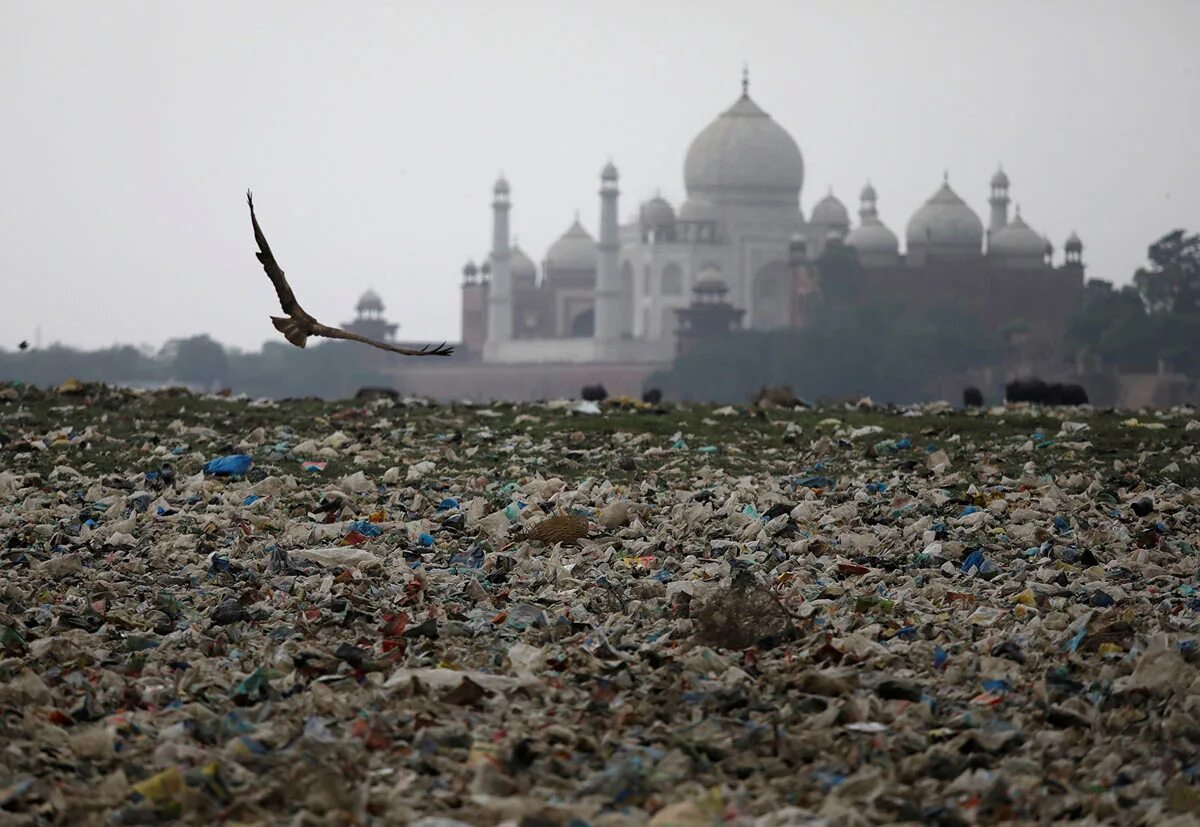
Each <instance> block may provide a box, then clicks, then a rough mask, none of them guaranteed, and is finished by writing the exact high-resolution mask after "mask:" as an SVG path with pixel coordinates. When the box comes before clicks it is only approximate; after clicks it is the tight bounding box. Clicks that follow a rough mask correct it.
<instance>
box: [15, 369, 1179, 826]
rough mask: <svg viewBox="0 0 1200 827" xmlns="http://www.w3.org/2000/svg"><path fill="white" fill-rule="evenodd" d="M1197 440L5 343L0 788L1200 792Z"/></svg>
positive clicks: (370, 801)
mask: <svg viewBox="0 0 1200 827" xmlns="http://www.w3.org/2000/svg"><path fill="white" fill-rule="evenodd" d="M1198 445H1200V413H1198V412H1197V411H1196V410H1194V409H1191V408H1181V409H1175V410H1170V411H1151V410H1142V411H1096V410H1092V409H1090V408H1087V407H1083V408H1036V407H1029V406H1014V407H1009V408H1004V407H997V408H990V409H982V410H974V411H962V410H956V409H954V408H952V407H951V406H949V405H945V404H941V405H936V404H935V405H925V406H917V407H910V408H892V407H881V406H877V405H874V404H872V403H871V402H870V401H869V400H864V401H862V402H861V403H858V404H847V405H842V406H836V407H825V408H797V409H782V408H777V407H775V408H766V409H759V408H750V407H715V406H700V405H686V406H676V405H671V404H666V405H660V406H653V405H648V404H644V403H641V402H635V401H632V400H623V399H617V400H613V399H610V400H608V401H606V402H604V403H596V402H579V401H574V400H572V401H559V402H548V403H542V404H521V405H512V404H494V405H482V404H481V405H468V404H458V405H449V406H448V405H435V404H432V403H429V402H426V401H423V400H417V399H407V400H401V401H399V402H396V401H393V400H391V399H387V398H383V399H377V400H370V401H343V402H324V401H320V400H315V399H309V400H290V401H282V402H270V401H261V400H259V401H255V400H246V399H237V398H228V397H220V396H199V395H194V394H190V393H187V392H184V391H155V392H135V391H130V390H122V389H117V388H110V387H104V386H99V385H88V384H82V383H79V382H69V383H67V384H66V385H64V386H62V387H60V388H57V389H53V390H38V389H35V388H31V387H28V386H23V385H12V384H10V385H0V555H2V557H0V566H2V567H3V579H2V580H0V598H2V599H0V748H2V749H3V755H4V758H3V761H2V762H0V825H42V824H70V825H126V824H128V825H132V824H168V823H176V824H218V823H220V824H229V825H249V824H287V825H393V824H396V825H399V824H404V825H408V824H414V825H421V827H453V826H454V825H461V824H466V825H496V824H506V825H521V827H543V826H544V827H550V826H551V825H555V826H561V827H567V826H568V825H573V827H589V826H590V827H601V826H602V825H607V826H612V827H615V825H655V827H664V825H678V826H686V827H699V825H718V824H720V825H758V826H759V827H789V826H790V825H860V824H913V825H918V824H925V825H971V824H1002V823H1009V824H1013V823H1036V822H1048V821H1057V822H1061V823H1086V824H1121V825H1126V824H1127V825H1141V824H1173V825H1184V824H1195V823H1197V818H1198V817H1200V786H1198V782H1200V779H1198V777H1197V775H1198V773H1200V650H1198V645H1197V638H1198V636H1200V595H1198V594H1197V588H1198V587H1200V582H1198V577H1197V567H1198V563H1200V557H1198V556H1197V552H1198V550H1200V453H1198V452H1197V450H1196V449H1197V446H1198Z"/></svg>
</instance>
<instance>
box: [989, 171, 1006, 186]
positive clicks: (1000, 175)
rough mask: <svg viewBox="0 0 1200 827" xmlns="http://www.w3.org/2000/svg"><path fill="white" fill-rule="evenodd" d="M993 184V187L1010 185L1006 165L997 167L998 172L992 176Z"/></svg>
mask: <svg viewBox="0 0 1200 827" xmlns="http://www.w3.org/2000/svg"><path fill="white" fill-rule="evenodd" d="M992 186H993V187H1007V186H1008V175H1006V174H1005V172H1004V167H1000V168H999V169H997V170H996V174H995V175H993V176H992Z"/></svg>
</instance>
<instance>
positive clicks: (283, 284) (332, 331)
mask: <svg viewBox="0 0 1200 827" xmlns="http://www.w3.org/2000/svg"><path fill="white" fill-rule="evenodd" d="M246 203H247V204H249V205H250V223H251V224H253V225H254V240H255V241H257V242H258V252H257V253H255V256H257V257H258V260H259V262H260V263H261V264H262V266H263V270H265V271H266V273H267V278H269V279H270V280H271V283H272V284H273V285H275V293H276V295H278V296H279V304H280V306H281V307H282V308H283V312H284V313H286V314H287V316H284V317H280V316H272V317H271V323H272V324H273V325H275V329H276V330H278V331H279V332H280V333H282V334H283V336H284V338H285V339H287V340H288V341H289V342H291V343H292V344H294V345H295V346H296V347H304V345H305V343H306V342H307V341H308V337H309V336H322V337H324V338H326V339H346V340H348V341H351V342H362V343H363V344H366V345H371V346H372V347H377V348H380V349H381V350H390V351H391V352H392V353H401V354H403V355H405V356H449V355H450V354H451V353H453V352H454V348H453V347H447V346H446V344H445V342H443V343H442V344H440V345H438V346H437V347H430V346H428V345H427V346H425V347H423V348H420V349H419V350H418V349H414V348H410V347H397V346H396V345H391V344H388V343H387V342H380V341H376V340H375V339H368V338H367V337H366V336H359V335H358V334H357V333H351V332H350V331H349V330H342V329H341V328H340V327H330V326H329V325H324V324H321V323H320V322H318V321H317V320H316V319H314V318H313V317H312V316H310V315H309V314H308V313H307V312H306V311H305V310H304V308H303V307H301V306H300V302H298V301H296V294H295V293H293V292H292V288H291V285H289V284H288V282H287V278H286V277H284V275H283V269H282V268H281V267H280V266H279V263H278V262H277V261H275V256H274V255H273V254H272V253H271V248H270V246H269V245H268V244H267V238H266V236H264V235H263V231H262V228H261V227H259V226H258V218H257V217H256V216H255V215H254V197H253V196H252V195H251V193H250V190H246Z"/></svg>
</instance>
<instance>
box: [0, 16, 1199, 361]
mask: <svg viewBox="0 0 1200 827" xmlns="http://www.w3.org/2000/svg"><path fill="white" fill-rule="evenodd" d="M1198 31H1200V2H1191V1H1190V0H1181V2H1132V0H1131V1H1130V2H1100V1H1099V0H1079V2H1046V0H1029V2H1019V1H1018V0H1007V2H1004V3H984V2H962V1H961V0H958V1H957V2H944V3H943V2H938V3H935V2H902V3H892V2H883V0H871V1H870V2H866V1H864V2H841V3H837V4H834V3H828V2H794V1H793V2H786V3H784V2H778V0H766V1H765V2H753V1H752V0H739V2H736V3H735V2H729V1H728V0H713V2H704V1H702V0H686V1H685V0H679V2H666V0H651V2H647V0H635V1H634V2H621V1H619V0H608V2H588V3H582V2H562V0H548V2H537V3H534V2H517V1H515V0H514V1H513V2H503V3H499V2H493V1H492V0H485V1H483V2H470V3H468V2H442V3H433V2H389V3H369V2H306V0H289V1H288V2H283V1H282V0H281V1H280V2H261V1H259V0H238V2H214V0H205V1H204V2H198V1H197V2H190V3H184V2H168V1H167V0H163V2H151V0H144V2H114V0H107V1H106V2H103V3H98V2H93V1H92V0H87V2H65V1H60V2H53V3H49V2H46V3H29V2H20V0H0V100H3V101H4V110H3V111H4V121H3V127H0V158H2V159H3V167H2V168H3V169H4V174H3V175H2V176H0V194H2V195H0V251H2V253H0V256H2V257H0V262H2V269H0V286H2V287H3V291H2V295H0V330H2V331H3V337H4V340H2V341H0V347H5V348H9V349H11V348H12V347H14V346H15V345H16V343H17V342H18V341H19V340H20V339H22V338H30V339H32V338H33V336H34V331H35V328H37V327H38V326H40V327H41V330H42V337H43V341H44V342H46V343H50V342H52V341H55V340H58V341H62V342H65V343H69V344H74V345H83V346H89V347H91V346H99V345H108V344H111V343H113V342H129V343H135V344H136V343H143V342H146V343H152V344H154V345H159V344H161V343H162V342H164V341H165V340H166V339H168V338H171V337H173V336H180V335H190V334H194V333H199V332H210V333H212V334H214V335H215V336H216V337H217V338H219V339H221V340H222V341H225V342H227V343H230V344H236V345H238V346H241V347H247V348H255V349H256V348H257V347H258V346H259V345H260V344H261V343H262V342H263V341H264V340H266V339H270V338H275V337H277V335H278V334H276V333H275V331H274V329H273V328H271V326H270V322H269V321H268V319H267V316H268V315H269V314H271V313H277V312H278V306H277V304H276V302H275V298H274V295H273V293H272V291H271V288H270V285H269V283H268V282H267V280H266V277H265V276H264V275H263V274H262V271H261V270H260V269H259V267H258V263H257V262H256V261H255V259H254V256H253V242H252V237H251V233H250V225H249V218H248V215H247V211H246V205H245V195H244V193H245V190H246V188H247V187H253V188H254V191H255V199H256V206H257V207H258V211H259V218H260V220H261V221H262V224H263V228H264V230H265V231H266V233H267V237H268V238H269V239H270V241H271V244H272V247H273V248H274V250H275V253H276V256H277V257H278V258H279V261H280V263H281V264H282V266H283V268H284V269H285V270H286V271H287V273H288V275H289V277H290V279H291V282H292V285H293V287H294V288H295V289H296V292H297V294H298V295H299V297H300V300H301V302H302V303H303V304H304V305H305V306H306V307H307V308H308V309H309V310H310V311H311V312H313V313H314V314H315V315H316V316H317V317H318V318H320V319H322V320H323V321H326V322H331V323H335V324H336V323H340V322H343V321H346V320H348V319H350V318H351V317H352V316H353V309H352V308H353V305H354V302H355V300H356V298H357V296H358V295H359V294H360V293H361V292H362V291H363V290H365V289H366V288H368V287H373V288H375V289H376V290H378V291H379V292H380V293H381V294H382V296H383V299H384V301H385V303H386V304H387V308H388V315H389V316H390V317H391V318H392V320H393V321H397V322H399V323H400V325H401V329H400V334H399V335H400V336H401V337H402V338H405V339H438V340H441V339H454V338H456V337H457V336H458V335H459V329H460V318H459V295H460V294H459V282H460V278H461V276H460V271H461V268H462V265H463V263H464V262H465V261H466V260H467V259H468V258H475V259H476V260H478V259H480V258H481V257H483V256H484V255H485V253H486V248H487V245H488V242H489V239H490V235H489V233H490V221H491V215H490V209H489V202H490V199H491V186H492V183H493V181H494V180H495V178H496V175H497V173H498V172H499V171H501V170H503V171H504V172H505V174H506V175H507V176H508V178H509V180H510V181H511V183H512V198H513V205H514V206H513V229H514V232H515V234H516V235H517V237H518V239H519V241H520V243H521V246H522V247H524V248H525V249H526V250H527V251H528V252H529V253H530V254H531V255H532V256H533V257H534V258H535V259H537V260H540V259H541V258H542V256H543V255H544V253H545V250H546V247H547V246H548V245H549V244H550V243H551V242H553V241H554V239H555V238H557V237H558V235H559V234H561V233H562V232H563V231H564V230H566V228H567V227H568V225H569V224H570V222H571V219H572V215H573V212H574V211H575V210H576V209H579V210H580V212H581V217H582V219H583V222H584V224H585V225H586V226H587V227H588V228H589V230H590V231H591V232H592V233H593V234H595V232H596V224H597V216H598V209H599V208H598V204H597V198H596V190H597V185H598V175H599V171H600V168H601V166H602V165H603V164H604V162H605V160H606V159H607V158H608V157H609V156H611V157H612V158H613V160H614V161H615V163H616V164H617V166H618V167H619V168H620V171H621V185H622V186H621V189H622V203H621V213H622V216H623V217H624V216H628V215H630V214H631V213H632V212H633V211H634V210H635V209H636V206H637V202H638V201H639V200H641V199H643V198H646V197H649V196H651V195H653V194H654V192H655V191H656V190H659V189H661V191H662V193H663V195H664V196H666V197H667V198H668V199H670V200H671V201H672V202H673V203H675V204H678V202H679V200H680V199H681V198H682V197H683V181H682V177H683V175H682V169H683V158H684V153H685V152H686V150H687V147H688V144H689V142H690V141H691V139H692V138H693V137H694V136H695V135H696V134H697V133H698V132H699V131H700V130H701V129H702V128H703V127H704V126H705V125H707V124H708V123H709V122H710V121H711V120H712V119H713V118H714V117H715V116H716V115H717V114H718V113H720V112H721V111H723V110H724V109H726V108H727V107H728V106H729V105H730V104H731V103H733V101H734V100H735V99H736V97H737V95H738V91H739V86H738V84H739V80H740V73H741V67H742V62H743V61H748V62H749V65H750V78H751V87H750V92H751V96H752V97H754V99H755V100H756V101H757V102H758V103H759V104H760V105H761V106H762V107H763V108H764V109H766V110H767V112H768V113H770V114H771V115H772V117H774V118H775V119H776V120H777V121H778V122H779V123H780V124H782V125H783V126H784V127H785V128H786V129H787V130H788V131H789V132H790V133H791V134H792V135H793V136H794V137H795V138H796V140H797V142H798V143H799V145H800V149H801V152H802V153H803V155H804V161H805V166H806V178H807V180H806V182H805V186H804V191H803V192H802V194H801V206H802V208H803V209H804V212H805V215H808V214H809V212H810V211H811V209H812V205H813V203H814V202H815V201H816V200H817V199H819V198H820V197H821V196H823V195H824V194H825V192H826V190H827V188H828V187H829V186H831V185H832V187H833V189H834V192H835V193H836V194H837V195H839V196H840V197H841V198H842V200H843V201H845V202H846V203H847V206H848V207H850V209H851V211H852V213H853V212H854V211H856V210H857V205H858V191H859V189H860V188H861V187H862V184H863V183H864V181H865V180H866V179H867V178H868V177H869V178H870V179H871V180H872V182H873V183H874V184H875V186H876V188H877V189H878V191H879V196H880V201H879V207H880V212H881V217H882V218H883V220H884V221H885V222H886V223H887V224H888V225H889V226H890V227H892V229H893V230H895V231H896V232H897V233H898V234H899V235H900V236H901V237H903V231H904V226H905V224H906V223H907V220H908V218H909V216H910V215H911V214H912V212H913V211H914V210H915V209H916V208H917V207H918V206H919V205H920V204H921V203H922V202H923V201H924V200H925V199H926V198H928V197H929V196H930V195H931V194H932V193H933V192H934V190H935V189H937V187H938V185H939V184H940V182H941V177H942V170H943V169H948V170H949V174H950V182H951V185H952V186H953V187H954V188H955V189H956V190H957V191H958V193H959V194H960V195H962V196H963V197H964V198H965V199H966V200H967V201H968V203H970V204H971V206H972V207H973V208H974V209H975V210H976V211H977V212H978V213H979V214H980V215H981V217H983V218H984V219H985V221H986V214H987V203H986V199H987V182H988V179H989V177H990V176H991V174H992V172H993V171H994V170H995V168H996V165H997V163H998V162H1003V164H1004V168H1005V170H1006V171H1007V172H1008V173H1009V176H1010V177H1011V179H1012V189H1011V194H1012V197H1013V199H1014V201H1016V202H1019V203H1020V204H1021V206H1022V214H1023V215H1024V217H1025V218H1026V220H1027V221H1028V222H1029V223H1030V224H1031V225H1032V226H1033V227H1034V229H1036V230H1038V231H1039V232H1042V233H1046V234H1048V235H1049V236H1050V238H1051V239H1052V240H1053V241H1054V242H1055V245H1056V247H1058V248H1059V249H1060V250H1061V247H1062V242H1063V240H1064V239H1065V237H1066V236H1067V234H1068V233H1069V232H1070V231H1071V230H1072V229H1076V230H1077V231H1078V232H1079V234H1080V236H1081V237H1082V238H1083V241H1084V244H1085V251H1084V255H1085V261H1086V262H1087V264H1088V265H1089V269H1088V272H1089V275H1091V276H1093V277H1098V278H1107V279H1111V280H1115V281H1118V282H1121V281H1126V280H1128V279H1129V277H1130V276H1131V274H1132V272H1133V271H1134V269H1135V268H1136V267H1137V266H1138V265H1139V264H1140V263H1141V262H1142V261H1143V259H1144V255H1145V250H1146V246H1147V245H1148V244H1149V243H1150V242H1151V241H1153V240H1154V239H1156V238H1157V237H1158V236H1159V235H1161V234H1162V233H1164V232H1166V231H1168V230H1170V229H1173V228H1176V227H1186V228H1188V229H1190V230H1192V231H1196V230H1200V160H1198V150H1197V146H1198V145H1200V144H1198V138H1197V136H1198V127H1200V105H1198V102H1200V53H1198V52H1197V50H1196V48H1195V42H1196V41H1195V36H1196V33H1197V32H1198ZM1031 300H1036V298H1033V299H1031ZM8 340H11V341H8Z"/></svg>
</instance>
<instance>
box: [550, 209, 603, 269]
mask: <svg viewBox="0 0 1200 827" xmlns="http://www.w3.org/2000/svg"><path fill="white" fill-rule="evenodd" d="M546 267H548V268H551V269H554V270H595V269H596V241H595V239H593V238H592V237H591V236H590V235H588V231H587V230H585V229H584V228H583V225H582V224H580V223H579V219H578V218H577V219H575V223H573V224H572V225H571V227H570V229H568V230H567V231H566V232H565V233H563V234H562V236H561V237H560V238H559V239H558V241H556V242H554V243H553V244H551V245H550V249H549V250H547V251H546Z"/></svg>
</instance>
